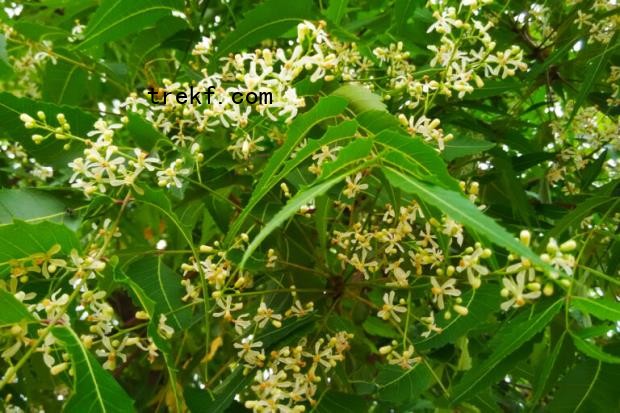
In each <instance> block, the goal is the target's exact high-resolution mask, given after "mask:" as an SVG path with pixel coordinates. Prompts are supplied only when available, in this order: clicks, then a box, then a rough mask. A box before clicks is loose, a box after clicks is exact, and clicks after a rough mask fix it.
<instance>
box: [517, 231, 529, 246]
mask: <svg viewBox="0 0 620 413" xmlns="http://www.w3.org/2000/svg"><path fill="white" fill-rule="evenodd" d="M519 239H520V240H521V242H522V243H523V244H524V245H530V241H531V240H532V234H531V233H530V231H528V230H526V229H524V230H523V231H521V233H520V234H519Z"/></svg>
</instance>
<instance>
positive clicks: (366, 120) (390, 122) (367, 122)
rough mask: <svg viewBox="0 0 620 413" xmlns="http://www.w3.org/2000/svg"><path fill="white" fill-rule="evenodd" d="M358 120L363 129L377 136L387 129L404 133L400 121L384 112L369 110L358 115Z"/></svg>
mask: <svg viewBox="0 0 620 413" xmlns="http://www.w3.org/2000/svg"><path fill="white" fill-rule="evenodd" d="M356 120H357V121H358V122H359V123H360V125H361V126H362V127H364V128H365V129H367V130H369V131H370V132H372V133H374V134H377V133H379V132H381V131H383V130H385V129H393V130H396V131H402V127H401V124H400V122H399V121H398V119H396V118H395V117H394V116H393V115H392V114H391V113H389V112H386V111H384V110H367V111H366V112H363V113H360V114H358V115H357V117H356Z"/></svg>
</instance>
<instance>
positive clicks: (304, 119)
mask: <svg viewBox="0 0 620 413" xmlns="http://www.w3.org/2000/svg"><path fill="white" fill-rule="evenodd" d="M346 105H347V102H346V100H344V99H342V98H338V97H333V96H331V97H330V96H328V97H325V98H322V99H320V100H319V102H318V103H317V104H316V105H314V106H313V107H312V109H310V110H309V111H308V112H306V113H304V114H303V115H300V116H298V117H297V118H296V119H295V120H294V121H293V122H292V123H291V125H290V126H289V130H288V133H287V139H286V141H285V142H284V144H283V145H282V146H281V147H280V148H279V149H278V150H276V151H275V152H274V153H273V155H272V156H271V158H269V162H267V165H266V166H265V168H264V170H263V173H262V175H261V177H260V179H259V180H258V183H257V184H256V185H255V186H254V190H253V192H252V196H251V198H250V200H249V201H248V203H247V204H246V206H245V208H244V209H243V211H242V212H241V214H240V215H239V217H238V218H237V219H236V220H235V222H234V223H233V225H232V226H231V228H230V229H229V231H228V234H227V235H226V242H230V241H231V240H232V239H234V237H235V236H236V235H237V233H238V232H239V229H240V228H241V226H242V225H243V223H244V222H245V220H246V219H247V217H248V216H249V215H250V213H251V212H252V210H253V209H254V207H255V206H256V205H257V204H258V203H259V201H260V200H261V199H263V197H264V196H265V195H267V193H268V192H269V191H270V190H271V188H273V187H274V186H275V185H276V184H277V183H278V182H279V181H280V180H281V179H282V178H284V176H286V175H287V174H288V172H290V171H289V168H286V169H284V172H282V168H284V166H283V165H284V162H285V161H286V160H287V159H289V157H290V156H291V154H292V153H293V150H294V149H295V147H296V146H297V145H298V144H299V143H300V142H301V140H302V139H303V138H304V136H306V135H307V134H308V132H310V130H311V129H312V128H313V127H314V126H316V125H317V124H319V123H321V122H323V121H325V120H327V119H331V118H333V117H335V116H338V115H340V114H341V113H342V112H343V111H344V109H345V108H346Z"/></svg>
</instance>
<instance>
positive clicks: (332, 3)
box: [326, 0, 349, 24]
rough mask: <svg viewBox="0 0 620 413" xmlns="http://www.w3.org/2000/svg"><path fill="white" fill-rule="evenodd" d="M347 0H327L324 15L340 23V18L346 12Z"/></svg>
mask: <svg viewBox="0 0 620 413" xmlns="http://www.w3.org/2000/svg"><path fill="white" fill-rule="evenodd" d="M348 5H349V0H329V6H328V7H327V11H326V15H327V17H328V18H329V20H330V21H332V22H334V23H336V24H340V22H341V21H342V18H343V17H344V15H345V14H346V13H347V6H348Z"/></svg>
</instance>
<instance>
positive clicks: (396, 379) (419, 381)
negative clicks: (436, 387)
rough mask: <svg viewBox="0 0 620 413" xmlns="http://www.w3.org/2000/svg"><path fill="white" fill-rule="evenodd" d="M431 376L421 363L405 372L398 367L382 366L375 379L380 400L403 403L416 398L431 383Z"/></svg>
mask: <svg viewBox="0 0 620 413" xmlns="http://www.w3.org/2000/svg"><path fill="white" fill-rule="evenodd" d="M433 380H434V378H433V375H432V374H431V372H430V371H429V370H428V367H427V366H426V365H424V364H422V363H419V364H416V365H415V366H413V368H411V369H409V370H405V369H403V368H401V367H399V366H393V365H386V366H382V367H381V369H380V370H379V374H378V375H377V378H376V384H377V385H378V386H379V392H378V396H379V399H380V400H385V401H388V402H392V403H404V402H406V401H408V400H412V399H415V398H417V397H418V396H419V395H420V394H421V393H422V392H423V391H424V390H426V389H427V388H428V387H429V386H430V385H431V384H432V383H433Z"/></svg>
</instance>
